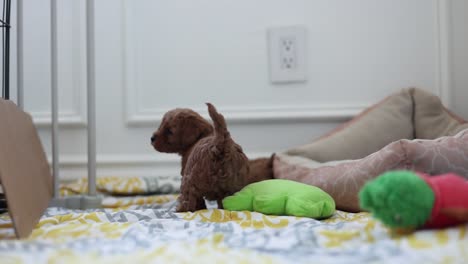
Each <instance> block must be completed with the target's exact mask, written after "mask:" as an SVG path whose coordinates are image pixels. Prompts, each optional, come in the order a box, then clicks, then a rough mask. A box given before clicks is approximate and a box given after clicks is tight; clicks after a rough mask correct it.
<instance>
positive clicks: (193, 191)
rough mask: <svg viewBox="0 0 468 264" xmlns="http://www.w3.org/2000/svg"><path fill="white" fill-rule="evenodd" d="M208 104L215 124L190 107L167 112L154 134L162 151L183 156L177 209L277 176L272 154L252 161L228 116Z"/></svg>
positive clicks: (200, 205)
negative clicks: (235, 138)
mask: <svg viewBox="0 0 468 264" xmlns="http://www.w3.org/2000/svg"><path fill="white" fill-rule="evenodd" d="M207 105H208V112H209V114H210V117H211V118H212V120H213V124H214V129H213V126H211V124H210V123H209V122H208V121H206V120H205V119H204V118H203V117H201V116H200V115H199V114H198V113H196V112H194V111H192V110H190V109H187V108H176V109H174V110H171V111H169V112H167V113H166V114H165V115H164V117H163V120H162V122H161V124H160V126H159V128H158V130H157V131H155V132H154V133H153V135H152V137H151V143H152V145H153V147H154V148H155V149H156V150H157V151H159V152H166V153H178V154H179V155H180V156H181V157H182V166H181V167H182V168H181V175H182V176H183V178H182V186H181V195H180V197H179V207H178V208H177V211H179V212H182V211H195V210H200V209H204V208H206V206H205V202H204V198H206V199H208V200H217V201H218V206H219V207H220V208H221V200H222V199H223V198H224V197H226V196H228V195H231V194H233V193H234V192H236V191H238V190H240V189H241V188H243V187H244V186H245V185H247V184H249V183H252V182H257V181H261V180H266V179H271V178H273V170H272V157H273V155H272V156H271V157H270V158H260V159H255V160H251V161H249V160H248V159H247V157H246V156H245V154H244V153H243V152H242V148H241V147H240V146H239V145H238V144H236V143H235V142H234V141H233V139H232V138H231V136H230V133H229V131H228V130H227V127H226V122H225V120H224V117H223V116H222V115H221V114H219V113H218V112H217V111H216V109H215V107H214V106H213V105H211V104H207Z"/></svg>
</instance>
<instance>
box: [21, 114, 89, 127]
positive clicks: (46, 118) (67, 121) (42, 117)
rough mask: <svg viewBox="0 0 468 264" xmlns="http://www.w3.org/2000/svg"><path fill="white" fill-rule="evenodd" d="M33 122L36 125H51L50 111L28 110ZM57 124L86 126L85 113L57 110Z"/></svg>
mask: <svg viewBox="0 0 468 264" xmlns="http://www.w3.org/2000/svg"><path fill="white" fill-rule="evenodd" d="M30 114H31V116H32V119H33V123H34V124H35V125H36V126H37V127H48V126H51V125H52V116H51V113H50V112H48V111H47V112H30ZM58 121H59V124H58V125H59V126H67V127H73V126H79V127H82V126H86V118H85V113H83V112H77V111H70V112H66V111H61V112H59V117H58Z"/></svg>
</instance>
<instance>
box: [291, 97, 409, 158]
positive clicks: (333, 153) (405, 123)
mask: <svg viewBox="0 0 468 264" xmlns="http://www.w3.org/2000/svg"><path fill="white" fill-rule="evenodd" d="M412 117H413V103H412V98H411V89H403V90H401V91H399V92H398V93H395V94H393V95H391V96H389V97H387V98H385V99H384V100H382V101H381V102H379V103H377V104H375V105H373V106H371V107H369V108H367V109H366V110H364V111H363V112H362V113H361V114H359V115H358V116H357V117H355V118H353V119H352V120H351V121H349V122H347V123H345V124H344V125H342V126H340V127H338V128H336V129H335V130H333V131H331V132H330V133H328V134H327V135H325V136H323V137H321V138H319V139H317V140H315V141H313V142H312V143H310V144H307V145H304V146H300V147H296V148H293V149H290V150H288V151H286V153H287V154H288V155H292V156H302V157H307V158H310V159H312V160H316V161H319V162H326V161H331V160H346V159H360V158H363V157H365V156H367V155H369V154H371V153H373V152H375V151H377V150H379V149H381V148H383V147H384V146H386V145H387V144H389V143H390V142H393V141H395V140H399V139H403V138H406V139H413V133H414V130H413V121H412Z"/></svg>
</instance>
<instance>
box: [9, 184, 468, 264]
mask: <svg viewBox="0 0 468 264" xmlns="http://www.w3.org/2000/svg"><path fill="white" fill-rule="evenodd" d="M76 186H77V185H75V186H74V188H75V189H74V191H77V192H79V191H82V189H83V188H84V185H82V187H80V188H81V189H80V188H78V189H76V188H77V187H76ZM65 187H66V188H63V190H64V192H65V190H67V191H66V192H68V191H70V190H72V189H73V188H71V187H70V186H65ZM175 199H176V195H152V196H135V197H105V198H104V201H103V204H104V206H105V207H107V208H104V209H97V210H90V211H79V210H68V209H58V208H49V209H48V210H47V211H46V213H45V214H44V216H43V217H42V219H41V220H40V222H39V224H38V225H37V227H36V229H35V230H34V231H33V233H32V235H31V236H30V238H29V239H27V240H22V241H15V240H11V239H8V238H12V236H13V233H12V232H13V231H12V229H11V222H10V220H9V218H8V216H6V215H2V216H0V237H2V240H0V263H97V262H99V263H148V262H150V263H313V262H317V263H364V262H374V263H375V262H376V263H387V262H389V263H462V262H463V261H464V260H468V234H467V228H468V225H463V226H458V227H453V228H450V229H444V230H424V231H419V232H416V233H413V234H410V235H396V234H393V233H391V232H389V230H387V229H386V228H385V227H383V226H382V225H381V224H380V223H379V222H378V221H376V220H374V219H372V218H371V216H370V215H369V214H367V213H358V214H353V213H345V212H340V211H339V212H337V213H335V215H334V216H333V217H331V218H330V219H327V220H323V221H317V220H313V219H308V218H300V217H282V216H276V217H275V216H267V215H262V214H259V213H253V212H229V211H225V210H218V209H208V210H202V211H198V212H195V213H175V212H174V209H175V203H176V202H175ZM213 206H214V204H210V206H209V207H213Z"/></svg>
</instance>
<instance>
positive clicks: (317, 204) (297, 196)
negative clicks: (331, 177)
mask: <svg viewBox="0 0 468 264" xmlns="http://www.w3.org/2000/svg"><path fill="white" fill-rule="evenodd" d="M223 207H224V209H226V210H230V211H244V210H245V211H255V212H260V213H263V214H269V215H289V216H303V217H311V218H315V219H324V218H327V217H330V216H332V215H333V213H334V212H335V201H334V200H333V198H332V197H331V196H330V195H329V194H327V193H326V192H324V191H323V190H321V189H320V188H317V187H314V186H311V185H307V184H303V183H299V182H295V181H289V180H280V179H274V180H265V181H261V182H256V183H252V184H249V185H247V186H246V187H244V188H243V189H242V190H240V191H239V192H237V193H235V194H234V195H232V196H229V197H226V198H224V200H223Z"/></svg>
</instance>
